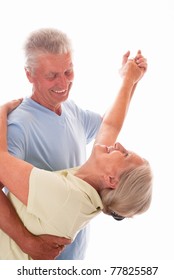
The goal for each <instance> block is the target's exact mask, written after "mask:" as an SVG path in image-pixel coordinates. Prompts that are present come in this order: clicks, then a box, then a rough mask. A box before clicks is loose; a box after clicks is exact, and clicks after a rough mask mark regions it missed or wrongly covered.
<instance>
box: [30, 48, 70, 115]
mask: <svg viewBox="0 0 174 280" xmlns="http://www.w3.org/2000/svg"><path fill="white" fill-rule="evenodd" d="M26 74H27V77H28V79H29V81H30V82H31V83H32V84H33V93H32V99H33V100H35V101H36V102H38V103H39V104H41V105H42V106H45V107H46V108H48V109H50V110H52V111H56V109H58V108H59V107H60V105H61V103H62V102H64V101H65V100H66V99H67V98H68V96H69V91H70V88H71V86H72V82H73V79H74V72H73V64H72V58H71V55H70V54H69V53H67V54H55V55H54V54H42V55H41V56H39V57H38V60H37V66H36V68H35V69H34V73H31V72H28V71H27V70H26Z"/></svg>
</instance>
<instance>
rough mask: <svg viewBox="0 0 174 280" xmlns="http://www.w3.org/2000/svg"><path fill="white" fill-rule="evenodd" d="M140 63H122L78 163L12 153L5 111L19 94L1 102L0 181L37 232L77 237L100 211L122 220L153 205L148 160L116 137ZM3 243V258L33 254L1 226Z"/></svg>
mask: <svg viewBox="0 0 174 280" xmlns="http://www.w3.org/2000/svg"><path fill="white" fill-rule="evenodd" d="M140 66H141V65H140ZM140 66H138V65H137V64H136V61H135V60H128V62H127V63H126V64H125V65H124V67H123V69H122V76H123V80H122V84H121V87H120V90H119V93H118V95H117V98H116V100H115V101H114V103H113V105H112V107H111V108H110V110H109V111H108V112H107V113H106V114H105V116H104V118H103V122H102V124H101V128H100V130H99V132H98V136H97V138H96V140H95V143H94V146H93V149H92V153H91V156H90V157H89V159H88V160H87V161H86V163H84V164H83V165H82V166H80V167H76V168H72V169H68V170H62V171H57V172H51V171H45V170H42V169H39V168H36V167H34V166H33V165H31V164H30V163H27V162H25V161H22V160H20V159H17V158H15V157H13V156H12V155H10V154H9V153H8V149H7V139H6V138H7V137H6V134H7V115H8V114H9V113H10V112H11V111H12V110H13V109H15V107H17V106H18V105H19V106H20V102H21V100H16V101H12V102H8V103H7V104H5V105H3V106H1V107H0V166H1V168H0V181H1V182H2V185H5V186H7V188H8V189H9V191H10V192H9V194H8V197H9V199H10V200H11V201H12V203H13V205H14V207H15V209H16V211H17V213H18V215H19V216H20V218H21V220H22V221H23V223H24V224H25V226H26V227H27V228H28V229H29V230H30V231H31V232H32V233H33V234H35V235H39V234H44V233H45V234H52V235H56V236H64V237H67V238H70V239H71V240H73V239H74V238H75V236H76V234H77V233H78V231H79V230H80V229H81V228H83V227H84V226H85V225H86V224H87V223H88V222H89V221H90V220H91V219H92V218H93V217H95V216H96V215H97V214H99V213H100V212H101V211H103V212H104V213H106V214H108V215H111V216H113V217H114V218H115V219H118V220H119V219H123V218H125V217H126V218H129V217H132V216H134V215H136V214H140V213H143V212H144V211H146V210H147V209H148V208H149V205H150V201H151V193H152V185H151V181H152V173H151V169H150V166H149V163H148V162H147V161H146V160H145V159H143V158H142V157H140V156H138V155H137V154H135V153H134V152H131V151H128V150H126V149H125V148H124V147H123V146H122V145H121V144H119V143H116V140H117V137H118V134H119V132H120V129H121V127H122V124H123V121H124V118H125V116H126V113H127V109H128V106H129V103H130V99H131V97H132V96H131V92H132V90H133V88H134V85H135V84H136V83H137V81H138V80H139V79H140V78H141V77H142V75H143V71H144V70H143V67H140ZM142 66H143V65H142ZM57 221H59V223H57ZM0 243H1V245H0V247H1V250H0V259H31V257H30V256H29V255H27V254H25V253H24V252H23V251H22V250H21V249H20V248H19V247H18V246H17V244H16V243H15V242H14V241H13V240H12V239H11V238H10V237H9V236H7V235H6V234H5V233H4V232H3V231H0Z"/></svg>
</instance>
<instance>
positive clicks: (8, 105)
mask: <svg viewBox="0 0 174 280" xmlns="http://www.w3.org/2000/svg"><path fill="white" fill-rule="evenodd" d="M22 100H23V98H20V99H15V100H12V101H9V102H7V103H5V104H3V105H1V106H0V109H1V110H3V111H4V110H5V111H6V113H7V114H9V113H10V112H12V111H13V110H14V109H15V108H16V107H18V106H19V105H20V104H21V102H22Z"/></svg>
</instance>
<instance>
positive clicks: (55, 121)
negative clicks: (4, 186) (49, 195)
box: [8, 98, 102, 260]
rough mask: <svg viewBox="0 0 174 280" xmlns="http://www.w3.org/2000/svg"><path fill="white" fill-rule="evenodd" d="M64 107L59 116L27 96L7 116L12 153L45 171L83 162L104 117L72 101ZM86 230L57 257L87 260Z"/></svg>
mask: <svg viewBox="0 0 174 280" xmlns="http://www.w3.org/2000/svg"><path fill="white" fill-rule="evenodd" d="M61 106H62V114H61V115H60V116H59V115H57V114H56V113H54V112H53V111H51V110H49V109H47V108H45V107H43V106H41V105H40V104H38V103H36V102H35V101H33V100H32V99H31V98H25V99H24V101H23V102H22V103H21V105H19V107H18V108H17V109H16V110H14V111H13V112H12V113H11V114H10V115H9V118H8V147H9V152H10V153H11V154H13V155H14V156H16V157H18V158H21V159H23V160H25V161H27V162H29V163H31V164H33V165H34V166H36V167H39V168H42V169H45V170H52V171H56V170H61V169H66V168H71V167H75V166H79V165H81V164H83V163H84V162H85V160H86V145H87V144H88V143H89V142H90V141H92V140H93V139H94V138H95V136H96V134H97V132H98V129H99V127H100V124H101V120H102V118H101V116H100V115H99V114H97V113H94V112H91V111H88V110H82V109H81V108H79V107H78V106H77V105H76V104H75V103H74V102H73V101H72V100H67V101H66V102H64V103H62V105H61ZM48 203H49V202H48ZM50 203H51V202H50ZM57 222H59V221H57ZM87 232H88V227H86V228H85V229H84V230H82V231H81V232H80V233H79V234H78V235H77V237H76V239H75V240H74V242H73V243H72V244H70V245H68V246H66V248H65V250H64V251H63V252H62V253H61V255H60V256H59V257H58V258H57V259H59V260H82V259H84V257H85V252H86V246H87V241H88V233H87Z"/></svg>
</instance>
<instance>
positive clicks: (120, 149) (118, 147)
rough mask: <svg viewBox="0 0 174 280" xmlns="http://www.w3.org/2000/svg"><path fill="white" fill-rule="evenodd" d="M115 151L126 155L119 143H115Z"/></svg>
mask: <svg viewBox="0 0 174 280" xmlns="http://www.w3.org/2000/svg"><path fill="white" fill-rule="evenodd" d="M115 149H116V150H119V151H120V152H122V153H124V154H125V153H127V150H126V149H125V148H124V147H123V146H122V145H121V144H120V143H115Z"/></svg>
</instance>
